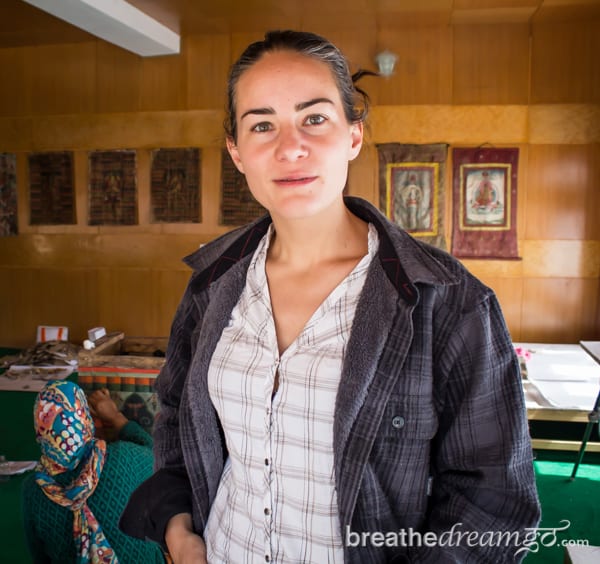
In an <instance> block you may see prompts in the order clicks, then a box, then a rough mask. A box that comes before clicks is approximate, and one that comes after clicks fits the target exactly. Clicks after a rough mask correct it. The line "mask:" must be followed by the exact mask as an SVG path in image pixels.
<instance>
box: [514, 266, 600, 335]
mask: <svg viewBox="0 0 600 564" xmlns="http://www.w3.org/2000/svg"><path fill="white" fill-rule="evenodd" d="M597 299H598V279H597V278H594V279H577V278H528V279H525V280H524V282H523V316H522V321H521V337H520V338H521V340H522V341H525V342H542V343H577V342H578V341H579V340H581V339H584V340H585V339H594V338H598V336H599V334H598V331H599V330H598V327H597V326H596V325H595V319H594V318H595V312H596V307H597Z"/></svg>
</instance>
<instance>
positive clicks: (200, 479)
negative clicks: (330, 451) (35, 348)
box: [121, 198, 540, 564]
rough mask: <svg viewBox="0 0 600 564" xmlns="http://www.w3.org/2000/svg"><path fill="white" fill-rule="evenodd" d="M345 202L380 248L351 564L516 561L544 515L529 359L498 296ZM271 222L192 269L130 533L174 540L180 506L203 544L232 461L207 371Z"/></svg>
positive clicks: (351, 348)
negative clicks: (150, 467)
mask: <svg viewBox="0 0 600 564" xmlns="http://www.w3.org/2000/svg"><path fill="white" fill-rule="evenodd" d="M345 201H346V205H347V207H348V208H349V209H350V210H351V211H352V212H353V213H354V214H356V215H357V216H359V217H361V218H363V219H364V220H365V221H369V222H371V223H373V224H374V226H375V227H376V228H377V230H378V233H379V238H380V247H379V253H378V260H374V261H373V263H372V265H371V267H370V270H369V273H368V276H367V280H366V282H365V286H364V289H363V291H362V295H361V298H360V301H359V304H358V307H357V310H356V314H355V319H354V324H353V327H352V332H351V337H350V342H349V345H348V348H347V357H346V358H345V359H344V364H343V372H342V377H341V382H340V386H339V391H338V396H337V402H336V410H335V416H334V457H335V480H336V488H337V494H338V506H339V517H340V524H341V534H342V538H343V540H344V543H345V561H346V562H347V563H353V564H354V563H355V564H376V563H377V564H379V563H384V562H430V563H432V564H433V563H435V564H439V563H445V562H457V563H458V562H460V563H463V562H465V563H466V562H481V563H486V564H489V563H492V562H518V561H520V560H521V559H522V558H523V557H524V556H525V554H526V549H525V548H524V546H525V545H526V544H527V542H526V541H527V538H528V534H529V535H531V534H532V530H533V531H534V528H535V527H536V526H537V525H538V522H539V519H540V507H539V502H538V497H537V491H536V486H535V477H534V472H533V464H532V452H531V444H530V437H529V432H528V426H527V418H526V411H525V407H524V399H523V391H522V386H521V379H520V375H519V369H518V362H517V359H516V356H515V353H514V350H513V346H512V342H511V339H510V336H509V334H508V330H507V328H506V325H505V321H504V319H503V316H502V313H501V311H500V307H499V304H498V302H497V300H496V297H495V295H494V294H493V292H492V291H491V290H490V289H489V288H487V287H485V286H484V285H483V284H482V283H481V282H479V281H478V280H477V279H476V278H475V277H473V276H472V275H470V274H469V273H468V272H467V271H466V270H465V269H464V267H462V265H461V264H460V263H459V262H458V261H457V260H455V259H454V258H452V257H451V256H449V255H448V254H447V253H444V252H443V251H440V250H439V249H436V248H433V247H430V246H427V245H425V244H423V243H421V242H418V241H416V240H415V239H413V238H412V237H410V236H409V235H408V234H406V233H405V232H404V231H403V230H401V229H400V228H399V227H397V226H395V225H393V224H392V223H391V222H389V221H388V220H387V219H386V218H385V217H384V216H383V215H382V214H381V213H380V212H379V211H378V210H377V209H376V208H374V207H373V206H372V205H371V204H369V203H367V202H366V201H364V200H361V199H358V198H346V199H345ZM269 223H270V218H269V217H265V218H262V219H261V220H258V221H256V222H254V223H253V224H251V225H249V226H246V227H242V228H240V229H237V230H235V231H232V232H230V233H228V234H226V235H223V236H221V237H220V238H218V239H216V240H215V241H213V242H211V243H210V244H208V245H206V246H204V247H202V248H201V249H199V250H198V251H196V252H195V253H193V254H192V255H190V256H189V257H187V258H186V259H185V260H186V262H187V264H188V265H190V266H191V267H192V268H193V269H194V273H193V274H192V277H191V279H190V282H189V284H188V287H187V289H186V292H185V295H184V296H183V299H182V301H181V303H180V305H179V308H178V310H177V313H176V316H175V319H174V322H173V326H172V331H171V336H170V340H169V346H168V350H167V360H166V364H165V367H164V369H163V370H162V372H161V374H160V375H159V377H158V379H157V391H158V394H159V398H160V401H161V413H160V416H159V418H158V421H157V424H156V430H155V434H154V445H155V446H154V452H155V458H156V461H155V464H156V468H155V470H156V471H155V474H154V475H153V476H152V477H151V478H150V479H149V480H148V481H147V482H145V483H144V484H143V485H142V486H141V487H140V488H139V490H138V491H137V492H136V493H135V494H134V495H133V496H132V498H131V500H130V503H129V506H128V508H127V509H126V511H125V512H124V514H123V516H122V518H121V527H122V528H123V529H124V530H125V531H126V532H128V533H129V534H132V535H134V536H141V537H145V538H152V539H154V540H157V541H158V542H164V536H163V535H164V528H165V525H166V522H167V521H168V519H169V518H170V517H171V516H172V515H174V514H176V513H179V512H181V511H190V512H191V513H192V515H193V523H194V527H195V529H196V531H197V532H198V533H199V534H202V531H203V529H204V526H205V524H206V521H207V518H208V514H209V511H210V507H211V503H212V501H213V499H214V497H215V494H216V491H217V486H218V484H219V480H220V477H221V472H222V469H223V464H224V461H225V460H226V457H227V450H226V445H225V443H224V440H223V433H222V429H221V427H220V423H219V420H218V417H217V415H216V412H215V410H214V408H213V405H212V403H211V401H210V398H209V394H208V389H207V370H208V366H209V363H210V359H211V355H212V353H213V351H214V349H215V346H216V344H217V341H218V340H219V337H220V335H221V332H222V330H223V328H224V327H225V325H226V324H227V322H228V320H229V316H230V313H231V311H232V309H233V307H234V305H235V304H236V303H237V301H238V299H239V296H240V294H241V292H242V289H243V287H244V284H245V273H246V270H247V267H248V264H249V262H250V259H251V256H252V253H253V251H254V249H255V248H256V245H257V243H258V241H259V240H260V238H261V237H262V236H263V235H264V234H265V232H266V229H267V227H268V225H269ZM528 531H529V533H528ZM426 532H428V533H429V534H428V535H427V536H426V537H425V536H424V534H425V533H426ZM443 533H445V535H443ZM533 534H534V536H535V532H533ZM461 535H462V536H461ZM469 535H470V536H469ZM529 538H531V537H530V536H529ZM407 544H412V545H413V546H404V545H407ZM418 545H421V546H418ZM426 545H429V546H426Z"/></svg>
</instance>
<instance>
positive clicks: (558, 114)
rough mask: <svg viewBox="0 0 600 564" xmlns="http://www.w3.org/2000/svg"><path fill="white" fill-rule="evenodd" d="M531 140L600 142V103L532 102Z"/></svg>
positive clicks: (530, 115)
mask: <svg viewBox="0 0 600 564" xmlns="http://www.w3.org/2000/svg"><path fill="white" fill-rule="evenodd" d="M529 142H530V143H534V144H536V145H544V144H547V145H559V144H563V143H568V144H572V143H575V144H586V143H598V142H600V104H536V105H532V106H529Z"/></svg>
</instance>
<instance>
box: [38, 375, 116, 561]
mask: <svg viewBox="0 0 600 564" xmlns="http://www.w3.org/2000/svg"><path fill="white" fill-rule="evenodd" d="M33 413H34V427H35V433H36V440H37V442H38V443H39V445H40V449H41V451H42V456H41V458H40V461H39V463H38V465H37V467H36V474H35V478H36V482H37V483H38V484H39V486H40V488H42V491H43V492H44V493H45V494H46V496H48V498H50V499H51V500H52V501H53V502H55V503H57V504H59V505H62V506H63V507H68V508H69V509H70V510H71V511H72V512H73V536H74V539H75V546H76V548H77V551H78V553H79V557H78V560H77V561H78V563H79V564H83V563H87V562H93V563H94V564H96V563H98V564H100V563H103V564H104V563H111V564H117V563H118V559H117V557H116V555H115V553H114V551H113V549H112V548H111V546H110V545H109V544H108V541H107V540H106V537H105V536H104V533H103V532H102V528H101V527H100V524H99V523H98V521H97V520H96V518H95V517H94V514H93V513H92V512H91V511H90V508H89V507H88V505H87V499H88V497H89V496H90V495H92V493H93V492H94V490H95V489H96V486H97V484H98V480H99V478H100V474H101V472H102V468H103V466H104V461H105V459H106V443H105V442H104V441H102V440H99V439H96V438H94V430H95V428H94V421H93V419H92V416H91V414H90V410H89V407H88V403H87V399H86V397H85V393H84V392H83V390H82V389H81V388H80V387H79V386H78V385H77V384H75V383H73V382H69V381H65V380H60V381H54V382H50V383H48V384H47V385H46V386H45V387H44V389H42V391H40V392H39V394H38V396H37V399H36V402H35V405H34V409H33ZM75 469H77V470H78V473H77V476H76V477H75V478H74V479H73V481H72V482H71V483H70V484H68V485H66V486H62V485H60V484H59V483H57V482H56V481H55V480H54V478H53V476H56V475H57V474H61V473H63V472H66V471H68V470H75Z"/></svg>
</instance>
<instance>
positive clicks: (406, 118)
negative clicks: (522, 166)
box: [371, 105, 527, 145]
mask: <svg viewBox="0 0 600 564" xmlns="http://www.w3.org/2000/svg"><path fill="white" fill-rule="evenodd" d="M371 130H372V137H371V140H372V141H373V142H374V143H431V142H445V143H451V144H458V143H459V144H468V143H472V144H475V145H482V144H483V143H491V144H494V145H502V144H513V143H526V142H527V107H526V106H426V105H423V106H376V107H374V108H373V111H372V113H371Z"/></svg>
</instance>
